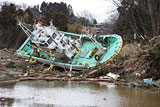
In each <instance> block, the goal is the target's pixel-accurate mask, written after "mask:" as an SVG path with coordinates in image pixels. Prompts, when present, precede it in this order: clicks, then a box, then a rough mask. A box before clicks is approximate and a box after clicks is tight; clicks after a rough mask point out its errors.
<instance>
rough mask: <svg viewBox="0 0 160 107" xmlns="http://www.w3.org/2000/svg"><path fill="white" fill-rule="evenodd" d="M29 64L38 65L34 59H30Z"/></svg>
mask: <svg viewBox="0 0 160 107" xmlns="http://www.w3.org/2000/svg"><path fill="white" fill-rule="evenodd" d="M29 63H30V64H37V60H36V59H34V60H33V59H32V58H30V59H29Z"/></svg>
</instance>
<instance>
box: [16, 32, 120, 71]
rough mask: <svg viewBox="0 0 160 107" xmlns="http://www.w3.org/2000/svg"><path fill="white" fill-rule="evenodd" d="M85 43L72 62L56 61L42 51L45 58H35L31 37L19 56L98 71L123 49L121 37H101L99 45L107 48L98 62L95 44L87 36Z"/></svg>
mask: <svg viewBox="0 0 160 107" xmlns="http://www.w3.org/2000/svg"><path fill="white" fill-rule="evenodd" d="M64 35H65V36H67V37H71V38H75V37H76V38H77V39H78V38H79V37H80V35H79V34H74V33H69V32H64ZM82 40H83V43H82V45H81V48H80V50H81V51H80V52H79V54H76V55H75V57H74V58H73V59H72V60H68V61H64V60H65V59H60V58H58V57H55V60H52V59H51V56H50V55H49V54H46V53H45V52H44V51H41V50H40V52H39V53H40V54H41V55H43V58H41V57H40V56H34V55H33V53H34V50H33V49H32V45H33V44H32V42H31V40H30V37H28V38H27V40H26V41H25V42H24V43H23V44H22V46H21V47H20V48H19V49H18V50H17V55H20V56H23V57H28V58H32V59H36V61H37V62H41V63H45V64H54V66H57V67H62V68H65V69H66V68H68V69H70V68H72V69H74V70H89V69H96V68H99V67H102V66H105V65H106V64H107V63H108V62H109V61H110V60H112V59H113V58H114V57H115V56H116V55H117V54H118V53H119V52H120V50H121V48H122V44H123V41H122V38H121V36H119V35H116V34H113V35H103V36H101V37H100V40H99V44H101V45H102V46H104V47H105V48H106V50H105V52H104V54H103V55H102V56H101V57H100V59H99V60H98V61H97V60H95V55H96V54H95V53H96V52H95V53H93V55H92V57H90V55H91V54H92V51H93V50H94V48H95V47H96V46H95V44H94V43H93V42H92V41H91V40H90V38H89V37H87V36H85V37H83V38H82Z"/></svg>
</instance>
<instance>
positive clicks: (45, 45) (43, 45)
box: [40, 43, 48, 47]
mask: <svg viewBox="0 0 160 107" xmlns="http://www.w3.org/2000/svg"><path fill="white" fill-rule="evenodd" d="M40 46H42V47H48V44H47V43H45V44H40Z"/></svg>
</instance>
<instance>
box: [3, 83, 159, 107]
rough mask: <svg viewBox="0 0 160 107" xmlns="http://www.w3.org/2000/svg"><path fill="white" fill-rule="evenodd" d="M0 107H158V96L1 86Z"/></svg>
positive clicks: (77, 87)
mask: <svg viewBox="0 0 160 107" xmlns="http://www.w3.org/2000/svg"><path fill="white" fill-rule="evenodd" d="M0 107H160V92H156V91H154V92H153V91H149V90H143V89H136V88H134V89H130V88H128V87H125V86H115V85H114V84H111V83H104V82H100V83H86V82H64V81H52V82H47V81H25V82H17V83H4V84H3V83H0Z"/></svg>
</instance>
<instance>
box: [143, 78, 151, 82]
mask: <svg viewBox="0 0 160 107" xmlns="http://www.w3.org/2000/svg"><path fill="white" fill-rule="evenodd" d="M143 81H144V83H150V82H152V78H145V79H143Z"/></svg>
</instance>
